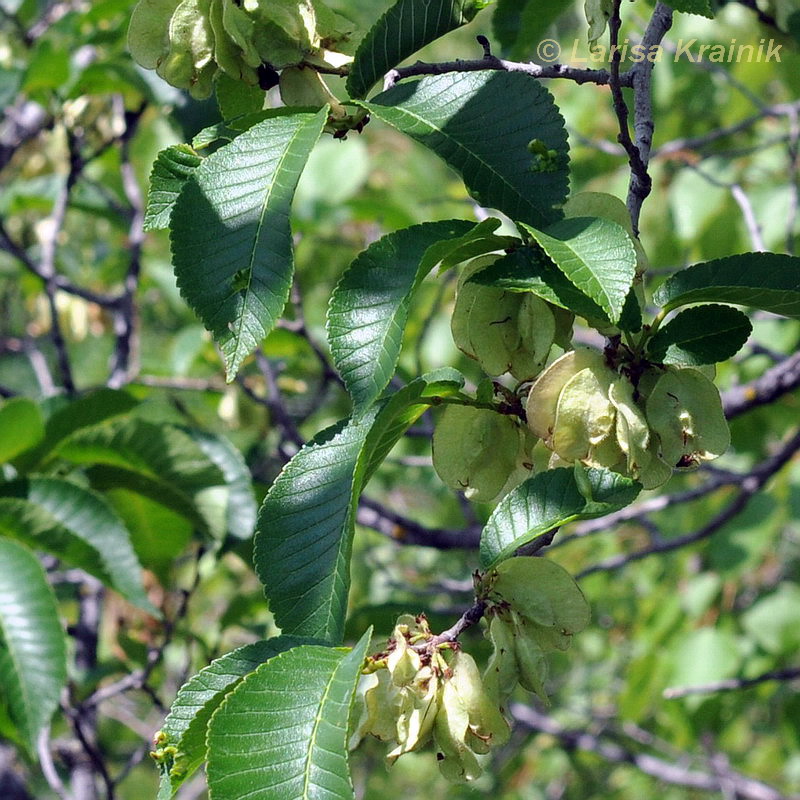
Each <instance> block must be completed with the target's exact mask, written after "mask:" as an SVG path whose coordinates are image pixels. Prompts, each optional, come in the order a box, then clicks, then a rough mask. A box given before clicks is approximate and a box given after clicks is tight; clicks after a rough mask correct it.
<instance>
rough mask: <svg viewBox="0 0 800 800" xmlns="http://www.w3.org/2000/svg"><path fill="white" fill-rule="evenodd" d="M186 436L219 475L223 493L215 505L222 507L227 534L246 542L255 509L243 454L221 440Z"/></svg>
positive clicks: (196, 433) (193, 433)
mask: <svg viewBox="0 0 800 800" xmlns="http://www.w3.org/2000/svg"><path fill="white" fill-rule="evenodd" d="M185 432H186V433H187V434H188V435H189V436H190V437H191V438H192V439H193V440H194V441H195V442H196V443H197V444H198V445H199V446H200V449H201V450H202V451H203V452H204V453H205V454H206V456H208V458H209V460H210V461H211V462H212V463H213V464H214V465H215V466H216V467H217V468H218V469H219V470H220V472H222V477H223V479H224V481H225V489H226V490H225V491H224V492H223V493H222V494H221V495H220V496H218V497H217V502H218V504H221V506H222V512H223V515H224V517H225V522H226V526H227V529H228V533H229V534H230V535H231V536H233V537H234V538H236V539H249V538H250V537H251V536H252V535H253V529H254V528H255V524H256V515H257V514H258V506H257V504H256V498H255V495H254V493H253V481H252V478H251V476H250V470H249V468H248V466H247V464H246V463H245V460H244V458H243V457H242V454H241V453H240V452H239V451H238V450H237V449H236V448H235V447H234V446H233V445H232V444H231V443H230V442H229V441H228V440H227V439H225V438H224V437H222V436H215V435H213V434H210V433H204V432H202V431H196V430H189V429H188V428H187V429H185Z"/></svg>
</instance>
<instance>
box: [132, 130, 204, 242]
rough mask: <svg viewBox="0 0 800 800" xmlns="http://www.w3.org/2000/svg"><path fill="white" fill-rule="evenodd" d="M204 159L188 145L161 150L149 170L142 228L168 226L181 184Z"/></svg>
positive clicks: (153, 229)
mask: <svg viewBox="0 0 800 800" xmlns="http://www.w3.org/2000/svg"><path fill="white" fill-rule="evenodd" d="M202 161H203V159H202V158H200V156H198V155H197V153H195V151H194V150H193V149H192V148H191V147H189V145H188V144H176V145H173V146H172V147H168V148H167V149H166V150H162V151H161V152H160V153H159V154H158V156H157V157H156V160H155V163H154V164H153V170H152V172H151V173H150V188H149V189H148V191H147V210H146V211H145V214H144V229H145V230H146V231H156V230H160V229H162V228H168V227H169V218H170V215H171V214H172V209H173V207H174V205H175V201H176V200H177V199H178V195H179V194H180V192H181V189H182V188H183V185H184V184H185V183H186V181H187V180H188V179H189V177H190V176H191V175H193V174H194V171H195V170H196V169H197V168H198V167H199V166H200V164H201V163H202Z"/></svg>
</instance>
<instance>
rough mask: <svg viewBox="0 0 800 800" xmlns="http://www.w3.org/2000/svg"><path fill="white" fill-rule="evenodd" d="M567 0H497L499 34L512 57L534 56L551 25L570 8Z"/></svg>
mask: <svg viewBox="0 0 800 800" xmlns="http://www.w3.org/2000/svg"><path fill="white" fill-rule="evenodd" d="M569 5H570V4H569V2H567V0H497V6H496V8H495V11H494V16H493V17H492V29H493V30H494V35H495V38H496V39H497V41H498V42H500V44H501V46H502V47H503V50H504V51H506V52H507V53H508V55H509V56H510V57H511V58H515V59H522V58H525V57H526V56H527V57H528V58H530V56H531V55H532V54H533V52H534V50H533V48H534V47H535V46H536V44H538V42H540V41H541V40H542V39H543V38H544V34H545V33H546V32H547V29H548V28H549V27H550V26H551V25H552V24H553V22H555V20H556V19H557V18H558V16H559V15H560V14H561V13H562V12H563V11H564V10H565V9H567V8H569Z"/></svg>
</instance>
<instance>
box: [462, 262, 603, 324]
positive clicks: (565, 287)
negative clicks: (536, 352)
mask: <svg viewBox="0 0 800 800" xmlns="http://www.w3.org/2000/svg"><path fill="white" fill-rule="evenodd" d="M469 280H470V281H474V282H475V283H480V284H482V285H484V286H498V287H500V288H502V289H507V290H508V291H511V292H533V293H534V294H536V295H538V296H539V297H541V298H542V299H543V300H547V301H548V302H549V303H553V305H557V306H561V308H567V309H569V310H570V311H573V312H574V313H575V314H577V315H578V316H581V317H584V318H585V319H588V320H592V321H599V322H601V323H606V324H610V322H609V319H608V315H607V314H606V313H605V311H603V309H602V308H600V306H599V305H597V303H595V302H594V300H592V299H591V298H589V297H587V296H586V295H585V294H583V292H581V291H580V290H579V289H577V288H575V286H573V284H572V283H570V281H568V280H567V278H566V276H565V275H564V273H563V272H561V270H560V269H558V267H556V265H555V264H554V263H553V262H552V261H551V260H550V258H549V257H548V256H547V254H546V253H544V252H543V251H542V250H541V249H539V248H533V247H521V248H519V249H518V250H515V251H514V252H513V253H509V254H508V255H506V256H503V257H502V258H499V259H498V260H497V261H495V262H494V264H491V265H490V266H488V267H486V269H482V270H480V271H479V272H476V273H475V274H474V275H472V276H471V277H470V279H469Z"/></svg>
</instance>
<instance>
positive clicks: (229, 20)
mask: <svg viewBox="0 0 800 800" xmlns="http://www.w3.org/2000/svg"><path fill="white" fill-rule="evenodd" d="M351 33H352V31H351V24H350V23H349V22H348V21H347V20H345V19H344V18H343V17H341V16H339V15H338V14H336V13H335V12H333V11H332V10H331V9H329V8H328V7H327V6H325V5H324V3H322V2H321V0H139V2H138V3H137V5H136V7H135V8H134V10H133V15H132V17H131V23H130V28H129V29H128V47H129V49H130V51H131V55H132V56H133V57H134V59H135V60H136V61H138V62H139V64H141V65H142V66H143V67H145V68H147V69H154V70H156V72H157V73H158V74H159V75H160V76H161V77H162V78H163V79H164V80H165V81H167V82H168V83H170V84H172V85H173V86H176V87H178V88H179V89H187V90H188V91H189V92H190V93H191V94H192V96H193V97H197V98H203V97H208V95H209V94H211V90H212V87H213V81H214V78H215V76H216V75H217V73H218V72H219V71H221V72H224V73H226V74H227V75H229V76H230V77H231V78H233V79H235V80H240V81H243V82H244V83H246V84H248V85H250V86H261V88H262V89H268V88H270V87H271V86H274V85H276V83H277V76H278V72H279V71H281V70H289V75H288V76H287V77H286V78H285V80H283V81H282V84H283V85H282V86H281V92H282V96H283V100H284V102H285V103H286V105H306V106H309V105H310V106H315V107H318V108H321V107H322V106H323V105H325V103H330V104H331V107H332V109H333V114H334V116H339V115H341V116H344V115H345V114H346V112H345V111H344V109H343V108H342V107H341V106H340V104H339V102H338V101H337V100H336V98H335V97H334V96H333V95H332V94H331V93H330V91H329V90H328V88H327V86H326V85H325V83H324V81H323V80H322V78H321V77H320V75H319V73H318V72H316V70H315V69H314V68H315V67H317V68H320V69H322V70H336V69H338V68H340V67H342V66H343V65H344V64H347V63H349V62H350V61H351V60H352V57H351V56H350V55H349V54H348V51H349V49H350V47H349V41H350V36H351Z"/></svg>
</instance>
